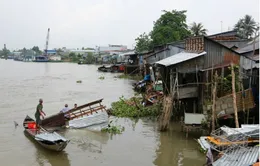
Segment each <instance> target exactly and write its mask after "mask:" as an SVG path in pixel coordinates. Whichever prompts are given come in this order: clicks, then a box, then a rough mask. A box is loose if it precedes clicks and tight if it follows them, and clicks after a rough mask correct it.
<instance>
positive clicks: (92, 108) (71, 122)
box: [42, 99, 108, 129]
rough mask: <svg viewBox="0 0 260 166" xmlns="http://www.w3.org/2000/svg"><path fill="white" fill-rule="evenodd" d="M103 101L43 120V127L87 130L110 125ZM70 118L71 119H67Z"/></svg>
mask: <svg viewBox="0 0 260 166" xmlns="http://www.w3.org/2000/svg"><path fill="white" fill-rule="evenodd" d="M102 100H103V99H99V100H96V101H93V102H90V103H87V104H84V105H81V106H78V107H77V108H72V109H70V110H69V111H68V112H66V113H65V114H64V113H60V112H59V113H57V114H55V115H52V116H50V117H46V118H45V119H43V120H42V126H44V127H46V128H49V127H51V128H55V127H66V128H76V129H79V128H86V127H89V126H93V125H99V124H104V123H108V114H107V110H106V107H105V106H103V105H102V104H101V102H102ZM65 117H69V118H65Z"/></svg>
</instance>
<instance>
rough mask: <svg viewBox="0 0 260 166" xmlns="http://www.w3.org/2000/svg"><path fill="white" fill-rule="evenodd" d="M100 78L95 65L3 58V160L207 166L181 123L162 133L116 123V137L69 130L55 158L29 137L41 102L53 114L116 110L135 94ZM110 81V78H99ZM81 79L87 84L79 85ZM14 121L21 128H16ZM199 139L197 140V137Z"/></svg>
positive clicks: (22, 165)
mask: <svg viewBox="0 0 260 166" xmlns="http://www.w3.org/2000/svg"><path fill="white" fill-rule="evenodd" d="M116 75H117V74H113V73H100V72H98V71H97V66H95V65H77V64H72V63H32V62H19V61H13V60H3V59H0V85H1V86H0V109H1V110H0V125H1V127H0V131H1V135H0V147H1V148H0V161H1V165H3V166H37V165H52V166H70V165H72V166H86V165H98V166H99V165H100V166H110V165H111V166H112V165H113V166H122V165H123V166H153V165H155V166H175V165H176V166H182V165H184V166H201V165H203V164H204V163H205V157H204V155H203V154H202V153H200V152H199V151H198V145H197V143H196V142H195V141H194V138H193V137H192V136H189V138H186V137H185V134H184V133H182V132H180V127H179V125H178V124H175V123H171V125H170V130H169V131H167V132H163V133H160V132H158V131H157V123H156V121H155V120H153V119H149V118H144V119H139V120H130V119H128V118H119V119H117V118H114V117H112V118H113V119H114V121H116V123H117V124H118V125H121V126H124V127H125V131H124V132H123V133H122V134H119V135H110V134H108V133H101V132H96V131H90V130H88V129H80V130H76V129H67V130H64V131H61V132H60V134H61V135H63V136H64V137H66V138H67V139H70V140H71V142H70V143H69V144H68V146H67V147H66V149H65V150H64V151H63V152H61V153H53V152H50V151H48V150H45V149H43V148H42V147H40V146H39V145H38V144H36V143H35V142H33V141H32V140H31V139H29V138H28V137H27V136H26V135H25V134H24V132H23V127H22V122H23V120H24V118H25V116H26V115H29V116H31V117H34V112H35V109H36V105H37V104H38V100H39V98H42V99H43V101H44V102H43V104H44V111H45V113H46V114H47V116H48V115H51V114H54V113H57V112H58V111H59V110H60V109H62V108H63V107H64V104H66V103H67V104H68V105H69V107H72V106H73V104H74V103H77V104H78V105H81V104H85V103H87V102H90V101H94V100H97V99H101V98H103V99H104V100H103V104H104V105H106V106H107V107H110V104H111V102H113V101H116V100H118V98H119V97H121V96H124V97H130V96H132V95H133V93H134V92H133V90H132V87H131V84H132V82H133V81H131V80H127V79H116V78H114V76H116ZM100 76H104V77H105V79H103V80H101V79H99V77H100ZM77 80H81V81H82V83H76V81H77ZM14 121H16V122H17V123H18V124H19V125H18V126H17V127H15V126H14ZM196 137H197V136H196Z"/></svg>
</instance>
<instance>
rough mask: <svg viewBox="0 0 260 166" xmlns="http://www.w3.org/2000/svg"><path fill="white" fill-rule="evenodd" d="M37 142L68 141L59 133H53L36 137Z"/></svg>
mask: <svg viewBox="0 0 260 166" xmlns="http://www.w3.org/2000/svg"><path fill="white" fill-rule="evenodd" d="M35 139H36V140H39V141H42V140H47V141H51V142H54V141H58V140H63V141H67V140H66V139H65V138H64V137H62V136H60V135H59V134H58V133H56V132H53V133H41V134H37V135H36V136H35Z"/></svg>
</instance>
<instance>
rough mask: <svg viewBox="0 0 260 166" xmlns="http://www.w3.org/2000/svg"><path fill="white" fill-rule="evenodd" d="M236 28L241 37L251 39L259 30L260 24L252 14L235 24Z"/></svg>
mask: <svg viewBox="0 0 260 166" xmlns="http://www.w3.org/2000/svg"><path fill="white" fill-rule="evenodd" d="M234 30H236V31H237V32H238V34H239V36H240V37H242V38H244V39H250V38H252V37H253V36H254V33H255V32H257V31H258V30H259V26H258V25H257V23H256V22H255V20H254V18H253V17H252V16H250V15H245V16H244V17H243V18H241V19H239V20H238V22H237V23H236V24H235V27H234Z"/></svg>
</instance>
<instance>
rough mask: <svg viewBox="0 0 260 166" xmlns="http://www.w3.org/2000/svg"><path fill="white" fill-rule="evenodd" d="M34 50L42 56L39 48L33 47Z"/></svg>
mask: <svg viewBox="0 0 260 166" xmlns="http://www.w3.org/2000/svg"><path fill="white" fill-rule="evenodd" d="M32 50H33V51H35V52H36V54H37V55H40V54H42V51H41V50H40V49H39V47H38V46H33V48H32Z"/></svg>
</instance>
